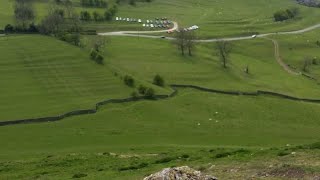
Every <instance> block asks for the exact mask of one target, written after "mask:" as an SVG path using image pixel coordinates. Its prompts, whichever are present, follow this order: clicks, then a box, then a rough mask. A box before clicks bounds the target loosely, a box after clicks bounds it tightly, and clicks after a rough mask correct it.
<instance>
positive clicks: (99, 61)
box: [95, 54, 104, 64]
mask: <svg viewBox="0 0 320 180" xmlns="http://www.w3.org/2000/svg"><path fill="white" fill-rule="evenodd" d="M103 60H104V58H103V56H102V55H101V54H98V55H97V57H96V59H95V61H96V63H98V64H103Z"/></svg>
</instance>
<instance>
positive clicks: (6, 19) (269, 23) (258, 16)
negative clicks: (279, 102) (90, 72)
mask: <svg viewBox="0 0 320 180" xmlns="http://www.w3.org/2000/svg"><path fill="white" fill-rule="evenodd" d="M0 2H1V4H4V7H5V8H3V11H2V13H3V14H0V17H1V18H0V19H1V21H0V26H2V27H3V26H4V25H5V24H7V23H12V22H13V21H12V18H10V16H12V12H13V10H12V3H11V1H9V0H1V1H0ZM74 2H75V7H76V8H75V9H76V11H77V12H80V11H81V10H83V9H84V8H82V7H80V5H79V3H78V1H74ZM48 6H49V5H48V2H46V1H37V2H36V4H35V7H36V12H37V16H38V17H37V22H39V21H40V19H41V18H42V17H44V16H45V14H46V12H47V9H48ZM290 7H299V9H300V12H301V13H300V15H299V17H298V18H296V19H294V20H291V21H286V22H282V23H277V22H274V21H273V13H274V12H275V11H277V10H280V9H286V8H290ZM85 9H86V10H88V11H91V12H92V11H98V12H101V13H103V12H104V9H103V8H85ZM319 14H320V10H319V9H317V8H308V7H305V6H301V5H297V4H296V3H295V2H294V1H291V0H284V1H278V0H268V1H266V0H263V1H254V2H249V1H246V0H238V1H222V2H220V1H206V0H197V1H194V0H161V1H160V0H156V1H154V2H152V3H137V5H136V6H130V5H127V4H122V5H121V6H120V7H119V12H118V14H117V16H120V17H134V18H142V19H154V18H155V17H164V16H166V17H168V18H170V19H173V20H175V21H177V22H178V23H179V24H180V26H181V27H189V26H192V25H194V24H197V25H199V26H200V30H199V32H198V35H199V37H200V38H212V37H222V36H239V35H248V34H255V33H266V32H277V31H288V30H296V29H301V28H303V27H306V26H310V25H313V24H316V23H318V18H317V17H318V16H319ZM83 27H84V28H85V29H96V30H98V31H100V32H104V31H117V30H129V29H132V30H137V29H139V30H143V29H142V27H141V25H140V24H128V23H118V22H103V23H92V22H91V23H84V24H83ZM128 28H129V29H128Z"/></svg>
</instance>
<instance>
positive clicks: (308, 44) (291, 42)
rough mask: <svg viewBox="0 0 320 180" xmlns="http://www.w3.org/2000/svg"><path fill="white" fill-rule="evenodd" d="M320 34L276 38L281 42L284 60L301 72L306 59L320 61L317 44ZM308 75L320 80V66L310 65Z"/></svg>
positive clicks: (312, 32) (313, 32) (309, 33)
mask: <svg viewBox="0 0 320 180" xmlns="http://www.w3.org/2000/svg"><path fill="white" fill-rule="evenodd" d="M319 32H320V31H319V30H315V31H311V32H308V33H305V34H300V35H294V36H275V37H274V38H276V39H277V40H278V41H279V44H280V51H281V56H282V57H283V60H284V61H285V62H286V63H287V64H290V65H291V66H292V67H295V68H296V69H298V70H299V71H302V69H303V62H304V60H305V58H309V59H313V58H315V59H317V61H320V51H319V50H320V47H319V46H318V45H317V44H316V41H318V40H319V39H320V38H319V37H318V34H319ZM307 73H309V74H312V75H313V76H315V77H316V78H319V77H320V68H319V66H318V65H310V66H309V68H308V72H307Z"/></svg>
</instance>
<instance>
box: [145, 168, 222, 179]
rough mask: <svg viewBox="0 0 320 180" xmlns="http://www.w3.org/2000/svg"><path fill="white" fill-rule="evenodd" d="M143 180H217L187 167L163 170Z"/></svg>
mask: <svg viewBox="0 0 320 180" xmlns="http://www.w3.org/2000/svg"><path fill="white" fill-rule="evenodd" d="M143 180H218V179H217V178H216V177H213V176H209V175H204V174H202V173H201V172H200V171H197V170H194V169H192V168H190V167H188V166H182V167H175V168H165V169H163V170H162V171H160V172H157V173H155V174H151V175H150V176H148V177H145V178H144V179H143Z"/></svg>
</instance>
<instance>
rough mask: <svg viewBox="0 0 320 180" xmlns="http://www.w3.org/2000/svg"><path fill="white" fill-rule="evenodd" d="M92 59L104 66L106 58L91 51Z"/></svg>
mask: <svg viewBox="0 0 320 180" xmlns="http://www.w3.org/2000/svg"><path fill="white" fill-rule="evenodd" d="M90 59H91V60H93V61H95V62H96V63H97V64H103V60H104V57H103V56H102V55H101V54H100V53H99V52H98V51H96V50H94V49H91V52H90Z"/></svg>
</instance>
